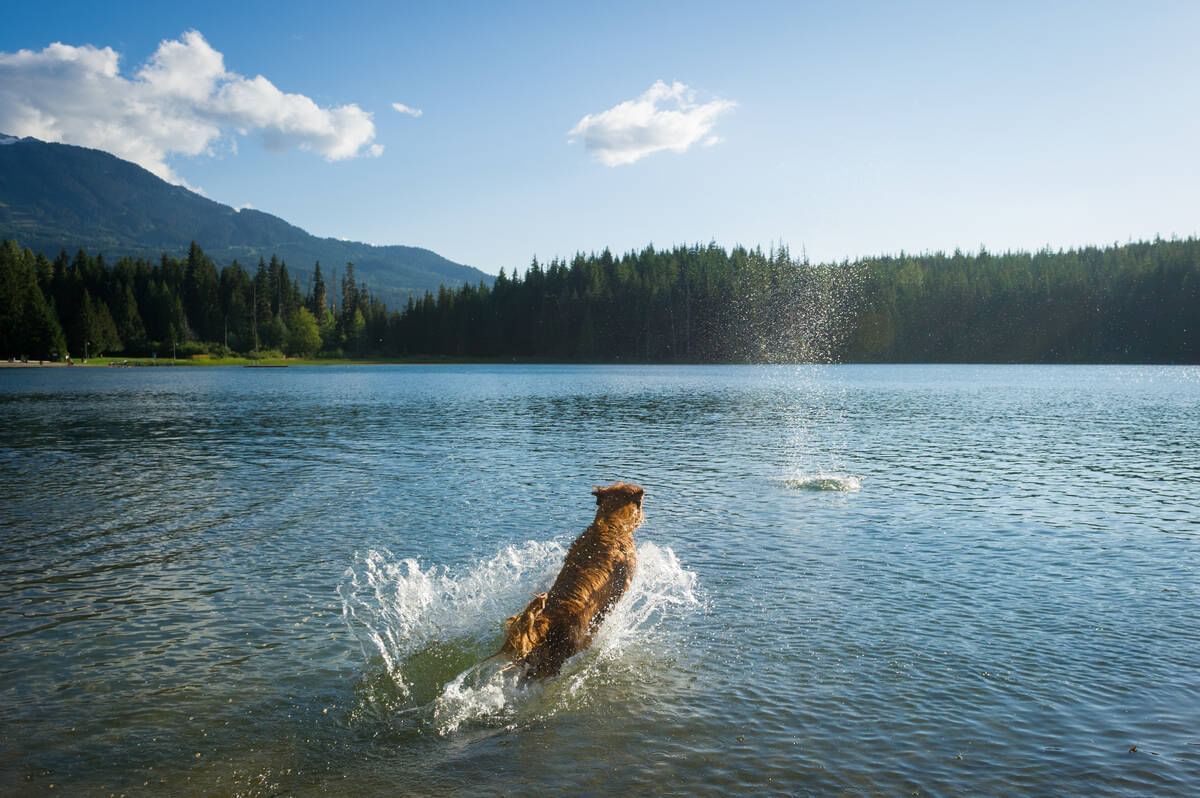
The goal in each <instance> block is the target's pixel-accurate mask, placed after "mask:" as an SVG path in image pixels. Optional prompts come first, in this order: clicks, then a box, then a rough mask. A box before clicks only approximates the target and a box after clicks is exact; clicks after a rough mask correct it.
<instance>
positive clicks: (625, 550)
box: [499, 482, 645, 680]
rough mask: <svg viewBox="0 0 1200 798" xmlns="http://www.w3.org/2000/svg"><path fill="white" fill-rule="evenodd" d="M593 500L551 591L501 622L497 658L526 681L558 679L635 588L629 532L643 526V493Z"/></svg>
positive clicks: (609, 491)
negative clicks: (592, 513)
mask: <svg viewBox="0 0 1200 798" xmlns="http://www.w3.org/2000/svg"><path fill="white" fill-rule="evenodd" d="M592 494H593V495H594V496H595V497H596V519H595V520H594V521H592V524H591V526H589V527H588V528H587V529H585V530H584V531H583V534H581V535H580V536H579V537H578V538H576V539H575V542H574V543H572V544H571V548H570V550H569V551H568V552H567V556H566V559H565V560H564V562H563V567H562V570H561V571H560V572H559V574H558V578H557V579H555V580H554V585H553V586H552V587H551V588H550V590H549V591H548V592H546V593H538V594H537V595H536V596H534V597H533V601H531V602H529V605H528V606H527V607H525V609H524V610H523V611H522V612H520V613H518V614H517V615H514V616H512V617H511V618H509V619H508V620H506V621H505V622H504V633H505V638H504V646H503V647H502V648H501V649H500V652H499V653H500V654H501V655H503V656H505V657H507V658H508V659H509V660H511V661H512V662H514V663H517V664H518V665H520V666H523V667H524V679H525V680H531V679H545V678H547V677H550V676H556V675H557V674H558V672H559V670H560V669H561V668H562V666H563V663H564V662H566V661H567V660H568V659H570V658H571V657H572V656H574V655H575V654H578V653H579V652H580V651H583V650H584V649H585V648H587V647H588V646H589V645H590V644H591V642H592V635H593V634H595V632H596V629H597V628H599V626H600V624H601V623H602V622H603V621H604V618H605V616H606V615H608V613H609V611H610V610H612V608H613V607H614V606H615V605H616V603H617V602H618V601H620V599H621V596H623V595H624V594H625V591H626V590H628V589H629V585H630V584H631V583H632V582H633V571H634V568H636V566H637V549H636V548H635V547H634V543H633V532H634V530H635V529H637V528H638V527H639V526H641V525H642V522H643V521H644V520H645V516H644V515H643V513H642V498H643V497H644V496H645V491H644V490H642V489H641V488H640V487H638V486H637V485H632V484H630V483H628V482H617V483H614V484H612V485H609V486H608V487H603V488H601V487H597V488H595V489H594V490H593V491H592Z"/></svg>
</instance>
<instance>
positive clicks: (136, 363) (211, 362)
mask: <svg viewBox="0 0 1200 798" xmlns="http://www.w3.org/2000/svg"><path fill="white" fill-rule="evenodd" d="M506 365H512V366H522V365H524V366H530V365H538V366H1182V367H1189V366H1190V367H1196V366H1200V363H1165V362H1157V363H1156V362H1119V363H1114V362H1062V363H1057V362H1049V363H1046V362H1043V363H1014V362H1001V361H985V360H972V361H945V362H942V361H928V362H915V361H914V362H907V361H906V362H892V361H855V360H849V361H838V362H835V363H815V362H795V363H790V362H789V363H745V362H739V361H720V362H712V361H696V362H690V361H677V360H673V361H641V360H638V361H634V360H545V359H541V358H466V357H464V358H446V357H411V358H377V359H372V358H269V359H267V358H264V359H262V360H255V359H252V358H244V357H227V358H197V359H195V360H192V359H190V358H189V359H183V358H178V359H175V360H171V359H170V358H159V359H157V360H156V359H154V358H117V357H94V358H89V359H88V362H86V363H84V362H81V361H74V362H72V363H63V362H60V361H51V360H45V361H42V362H37V361H19V360H18V361H8V360H0V369H37V368H56V369H60V368H86V369H95V368H212V367H225V368H287V367H289V366H506Z"/></svg>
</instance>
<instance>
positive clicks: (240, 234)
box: [0, 134, 488, 304]
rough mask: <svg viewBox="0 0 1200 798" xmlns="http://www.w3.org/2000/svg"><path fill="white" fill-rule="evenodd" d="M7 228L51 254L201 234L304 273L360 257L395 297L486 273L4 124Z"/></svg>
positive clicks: (120, 250) (169, 245)
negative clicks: (333, 233)
mask: <svg viewBox="0 0 1200 798" xmlns="http://www.w3.org/2000/svg"><path fill="white" fill-rule="evenodd" d="M0 238H15V239H16V240H18V241H20V242H21V244H22V246H26V247H28V248H30V249H32V250H33V251H34V252H41V253H42V254H44V255H46V256H48V257H51V258H53V257H54V256H55V255H57V254H58V252H59V250H61V249H64V248H65V249H66V250H67V251H68V252H75V251H76V250H79V249H84V250H87V251H88V252H91V253H93V254H95V253H104V255H105V256H106V257H108V258H109V261H110V262H113V261H114V260H115V259H116V258H119V257H122V256H126V255H130V256H134V257H139V256H140V257H146V258H152V259H153V258H157V257H158V256H159V254H160V253H163V252H166V253H168V254H170V255H174V256H176V257H183V256H184V255H185V254H186V253H187V251H188V245H189V244H190V243H191V242H192V241H200V242H201V243H202V244H203V245H204V247H205V250H206V251H207V252H208V253H209V255H210V256H212V257H214V258H215V259H216V260H218V261H219V262H221V263H229V262H231V261H233V260H234V259H239V260H241V261H242V262H243V263H249V264H254V263H256V262H257V261H258V259H259V258H260V257H261V258H267V259H269V258H270V257H271V256H272V255H275V256H277V257H279V258H281V259H283V260H287V261H290V262H292V263H294V264H296V267H297V269H296V270H295V271H293V276H300V277H301V278H302V279H303V281H304V282H305V283H307V281H308V278H310V277H311V269H312V266H313V264H314V263H315V262H318V261H319V262H321V263H335V264H342V263H346V262H347V261H353V262H354V264H355V268H356V269H357V270H358V274H359V276H360V277H361V278H363V279H366V280H369V281H370V283H371V286H372V289H373V291H374V292H375V293H376V294H378V295H379V296H381V297H382V298H384V299H386V300H388V301H391V302H392V303H393V304H397V303H401V302H403V301H404V300H405V299H407V298H408V296H410V295H411V294H413V293H415V294H417V295H418V296H420V295H421V294H422V293H424V292H425V291H427V290H437V287H438V286H439V285H442V284H446V285H453V286H458V285H462V284H463V283H464V282H472V283H474V282H478V281H479V280H481V279H483V280H485V279H488V277H487V275H485V274H484V273H483V272H481V271H479V270H477V269H474V268H471V267H470V266H464V265H462V264H461V263H455V262H453V261H450V260H447V259H446V258H443V257H442V256H441V255H438V254H437V253H436V252H431V251H430V250H427V249H422V248H420V247H406V246H371V245H369V244H362V243H359V242H356V241H342V240H339V239H333V238H318V237H317V236H313V235H310V234H309V233H308V232H306V231H304V230H302V229H300V228H299V227H296V226H295V225H293V224H289V223H288V222H286V221H284V220H283V219H280V218H279V217H277V216H272V215H271V214H269V213H263V212H262V211H258V210H254V209H252V208H243V209H241V210H236V209H234V208H231V207H229V206H228V205H222V204H221V203H219V202H213V201H212V200H210V199H208V198H207V197H202V196H200V195H199V194H197V193H195V192H193V191H189V190H188V189H186V188H183V187H182V186H173V185H171V184H169V183H166V182H164V181H163V180H161V179H159V178H158V177H156V176H154V175H152V174H151V173H150V172H147V171H146V170H145V169H143V168H142V167H140V166H138V165H137V164H134V163H130V162H129V161H125V160H122V159H120V158H117V157H116V156H113V155H110V154H108V153H106V152H101V151H99V150H93V149H88V148H86V147H75V146H71V145H68V144H54V143H49V142H44V141H38V140H37V139H32V138H23V139H15V138H12V137H6V136H4V135H3V134H0Z"/></svg>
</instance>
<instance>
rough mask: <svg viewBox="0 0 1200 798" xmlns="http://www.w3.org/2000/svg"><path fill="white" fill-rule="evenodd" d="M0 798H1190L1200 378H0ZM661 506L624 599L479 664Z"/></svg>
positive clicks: (862, 373) (577, 374) (800, 373)
mask: <svg viewBox="0 0 1200 798" xmlns="http://www.w3.org/2000/svg"><path fill="white" fill-rule="evenodd" d="M0 422H2V426H0V484H2V485H3V494H4V495H3V503H2V504H0V700H2V703H3V707H4V710H3V723H2V726H0V793H3V794H5V795H42V794H45V793H46V792H48V791H49V790H50V788H51V785H53V786H54V788H55V790H56V791H61V792H63V793H65V794H72V795H75V794H80V795H106V794H109V793H114V792H115V793H126V794H134V795H136V794H144V795H164V794H172V795H235V794H236V795H274V794H296V795H316V794H335V795H384V794H387V795H404V794H421V795H434V796H439V795H471V796H476V795H488V794H528V795H535V794H562V793H571V794H629V795H658V794H679V795H725V794H779V795H808V794H811V795H829V794H848V795H900V794H920V795H1011V794H1027V795H1046V794H1056V795H1068V794H1069V795H1081V796H1082V795H1086V796H1098V795H1130V796H1134V795H1195V794H1197V792H1200V369H1197V368H1191V367H1086V366H1074V367H1071V366H1067V367H1042V366H826V367H818V366H801V367H789V366H712V367H690V366H675V367H657V366H645V367H643V366H628V367H622V366H611V367H610V366H578V367H576V366H525V365H512V366H394V367H393V366H377V367H346V368H341V367H315V368H289V369H270V370H266V369H264V370H255V369H242V368H191V369H169V368H155V369H150V368H148V369H61V368H60V369H40V370H39V369H8V370H3V371H0ZM618 479H625V480H630V481H635V482H638V483H639V484H641V485H643V486H644V487H645V488H646V491H647V499H646V505H645V509H646V517H647V522H646V525H645V526H644V527H643V528H642V529H641V530H640V531H639V532H638V541H639V568H638V571H637V576H636V579H635V583H634V586H633V588H632V589H631V591H630V592H629V593H628V594H626V596H625V598H624V599H623V600H622V602H621V604H620V606H619V607H618V609H617V610H616V611H615V613H614V614H613V615H612V616H611V617H610V618H609V620H608V621H607V622H606V624H605V626H604V628H603V629H602V630H601V632H600V634H599V636H598V638H597V640H596V642H595V644H594V645H593V647H592V648H591V649H589V650H588V651H587V652H585V653H583V654H581V655H579V656H578V657H576V658H574V659H573V660H571V661H570V662H569V663H568V665H567V667H566V668H565V669H564V671H563V673H562V674H561V675H560V676H559V677H558V678H556V679H552V680H549V681H547V682H546V683H544V684H542V685H538V686H534V687H531V688H520V687H517V686H515V685H513V684H512V683H511V682H510V681H509V680H508V675H506V674H505V673H504V672H502V671H499V670H498V668H497V667H496V666H495V663H494V662H489V661H487V658H488V657H489V655H490V654H492V653H493V652H494V651H495V650H496V649H497V648H498V646H499V643H500V639H501V633H500V629H501V626H500V625H501V622H502V621H503V619H504V618H505V617H506V616H507V615H509V614H512V613H514V612H516V611H518V610H520V609H521V608H522V607H523V606H524V604H525V602H526V601H528V599H529V597H530V596H531V594H532V593H534V592H536V591H538V590H542V589H545V587H546V586H547V585H548V584H549V583H550V581H551V580H552V579H553V577H554V575H555V573H556V572H557V569H558V566H559V565H560V563H561V558H562V555H563V552H564V551H565V547H566V546H567V545H568V544H569V543H570V541H571V540H572V539H573V538H574V536H575V535H576V534H578V533H579V532H580V531H581V530H582V529H583V528H584V527H585V526H586V525H587V524H588V523H589V522H590V520H591V518H592V514H593V511H594V502H593V499H592V497H591V495H590V490H591V488H592V486H593V485H598V484H603V483H607V482H611V481H615V480H618Z"/></svg>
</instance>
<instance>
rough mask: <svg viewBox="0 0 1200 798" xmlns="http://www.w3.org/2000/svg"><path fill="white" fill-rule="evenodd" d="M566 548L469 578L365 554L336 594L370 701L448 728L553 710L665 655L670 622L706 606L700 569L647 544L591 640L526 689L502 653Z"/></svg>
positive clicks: (548, 547) (512, 552) (507, 555)
mask: <svg viewBox="0 0 1200 798" xmlns="http://www.w3.org/2000/svg"><path fill="white" fill-rule="evenodd" d="M565 554H566V548H565V547H564V546H563V545H562V544H561V543H558V542H552V541H551V542H537V541H530V542H528V543H525V544H524V545H521V546H507V547H505V548H504V549H502V550H501V551H500V552H498V553H497V554H495V555H494V556H493V557H491V558H489V559H486V560H482V561H479V562H477V563H475V564H474V565H473V566H471V567H470V568H468V569H466V570H465V571H464V572H462V573H456V572H454V571H453V570H451V569H449V568H446V567H443V566H438V565H430V566H428V567H425V568H423V567H422V565H421V563H420V562H418V561H417V560H415V559H411V558H407V559H398V558H395V557H393V556H392V554H391V553H389V552H388V551H386V550H379V549H372V550H370V551H368V552H367V553H366V554H365V555H358V556H356V558H355V561H354V563H353V564H352V565H351V566H350V568H348V569H347V571H346V576H345V579H344V581H343V583H342V585H341V586H340V587H339V591H338V592H339V593H340V595H341V598H342V614H343V617H344V618H345V620H346V622H347V624H348V625H349V627H350V629H351V631H352V632H353V633H354V634H355V636H356V637H357V638H358V640H359V643H360V645H361V647H362V650H363V655H364V657H365V658H366V659H367V662H368V677H367V682H368V687H367V690H366V691H365V695H364V701H365V702H366V703H367V704H371V705H375V708H376V709H377V710H382V711H383V712H384V713H385V714H388V715H391V716H393V717H399V716H403V717H405V718H409V719H410V720H412V721H415V722H416V723H418V724H420V725H426V726H432V728H434V729H435V730H436V731H437V732H438V733H439V734H449V733H452V732H454V731H456V730H458V729H459V728H461V727H462V726H463V725H464V724H469V723H475V722H482V723H487V724H489V725H494V724H497V723H499V724H502V725H512V724H519V723H521V722H523V721H524V720H528V719H533V718H538V717H545V716H547V715H550V714H554V713H556V712H558V711H561V710H562V709H565V708H568V707H571V706H577V705H579V704H581V703H583V702H586V700H587V696H588V693H589V691H590V689H591V687H592V685H593V683H594V682H596V681H597V680H601V681H608V680H609V677H613V676H614V675H620V674H622V673H632V672H636V671H637V670H638V669H639V667H643V665H644V664H645V663H648V662H654V661H656V660H661V658H662V656H664V655H665V654H664V652H665V646H664V644H665V642H666V636H667V629H668V628H669V626H670V625H669V624H665V623H664V621H667V620H668V619H669V618H670V617H672V616H673V615H677V614H678V613H683V612H688V611H690V610H693V609H695V608H697V607H699V606H700V601H699V599H698V598H697V594H696V576H695V574H693V573H692V572H690V571H688V570H686V569H685V568H683V566H682V565H681V564H680V563H679V560H678V558H677V557H676V556H675V553H674V552H673V551H672V550H671V549H670V548H668V547H660V546H657V545H655V544H653V543H641V544H639V545H638V567H637V571H636V572H635V575H634V580H633V584H632V585H631V587H630V589H629V591H628V592H627V593H626V594H625V596H624V597H623V598H622V600H621V602H620V603H619V604H618V605H617V606H616V608H614V610H613V611H612V612H611V613H610V614H609V616H608V617H607V618H606V619H605V622H604V624H603V626H602V627H601V628H600V629H599V631H598V632H597V634H596V636H595V637H594V639H593V641H592V645H591V647H590V648H589V649H588V650H587V651H584V652H581V653H580V654H579V655H577V656H575V657H573V658H572V659H571V660H570V661H569V662H568V663H567V664H566V666H565V667H564V668H563V671H562V673H561V674H560V675H559V676H558V677H557V678H555V679H552V680H549V681H548V682H545V683H543V684H538V685H527V686H521V685H519V684H518V681H519V675H520V674H519V673H518V671H517V669H516V668H514V667H511V666H510V665H509V664H508V663H507V662H506V661H504V660H502V659H499V658H493V657H492V655H493V654H494V653H495V652H496V651H498V650H499V648H500V644H501V643H502V641H503V633H502V624H503V621H504V619H505V618H507V617H508V616H509V615H512V614H513V613H515V612H518V611H519V610H520V609H521V608H523V607H524V606H525V604H526V603H527V602H528V601H529V599H530V597H531V596H532V595H533V594H534V593H536V592H538V591H541V590H546V589H547V588H548V587H549V586H550V584H551V583H552V582H553V581H554V577H555V576H556V575H557V574H558V570H559V568H560V567H561V565H562V560H563V557H564V555H565ZM380 664H382V668H383V670H384V677H383V679H382V680H380V679H375V680H374V682H372V680H371V677H370V675H369V672H370V670H371V669H372V668H374V669H376V671H378V668H379V666H380ZM381 681H382V682H384V683H383V684H381V683H380V682H381Z"/></svg>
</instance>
